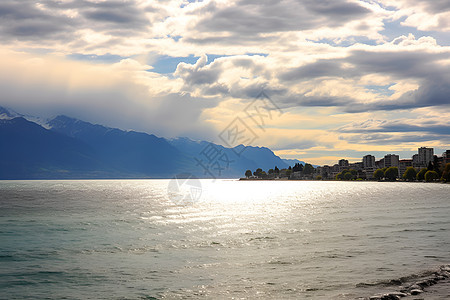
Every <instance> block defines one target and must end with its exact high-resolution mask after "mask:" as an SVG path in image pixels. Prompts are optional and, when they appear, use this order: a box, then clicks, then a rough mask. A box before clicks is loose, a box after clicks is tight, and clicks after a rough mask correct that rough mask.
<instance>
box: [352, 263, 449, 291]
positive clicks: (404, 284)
mask: <svg viewBox="0 0 450 300" xmlns="http://www.w3.org/2000/svg"><path fill="white" fill-rule="evenodd" d="M389 284H392V285H397V288H396V289H395V290H394V291H390V292H387V291H385V292H383V291H380V293H376V294H375V295H373V296H369V297H359V298H357V299H358V300H398V299H407V300H409V299H431V300H439V299H450V264H445V265H441V266H439V267H437V268H436V269H435V270H430V271H428V272H424V273H422V274H418V275H412V276H409V277H405V278H399V279H395V280H390V281H389ZM368 286H370V284H368ZM386 290H388V288H387V287H386ZM417 297H419V298H417Z"/></svg>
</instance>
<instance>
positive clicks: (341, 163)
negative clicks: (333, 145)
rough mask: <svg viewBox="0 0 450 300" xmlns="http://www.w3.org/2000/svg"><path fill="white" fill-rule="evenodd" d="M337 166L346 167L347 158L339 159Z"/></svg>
mask: <svg viewBox="0 0 450 300" xmlns="http://www.w3.org/2000/svg"><path fill="white" fill-rule="evenodd" d="M339 166H340V167H348V160H346V159H340V160H339Z"/></svg>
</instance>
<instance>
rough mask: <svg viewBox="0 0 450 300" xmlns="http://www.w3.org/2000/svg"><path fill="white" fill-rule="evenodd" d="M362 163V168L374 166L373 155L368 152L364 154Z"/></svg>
mask: <svg viewBox="0 0 450 300" xmlns="http://www.w3.org/2000/svg"><path fill="white" fill-rule="evenodd" d="M362 164H363V168H364V169H369V168H372V169H373V168H375V156H373V155H370V154H368V155H366V156H364V157H363V161H362Z"/></svg>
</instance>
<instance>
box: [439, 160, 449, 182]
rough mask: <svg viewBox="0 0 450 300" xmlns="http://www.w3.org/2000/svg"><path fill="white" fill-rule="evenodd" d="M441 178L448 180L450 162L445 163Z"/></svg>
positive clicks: (444, 180)
mask: <svg viewBox="0 0 450 300" xmlns="http://www.w3.org/2000/svg"><path fill="white" fill-rule="evenodd" d="M441 180H442V181H443V182H450V163H449V164H446V165H445V168H444V172H442V177H441Z"/></svg>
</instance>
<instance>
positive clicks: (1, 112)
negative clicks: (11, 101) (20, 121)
mask: <svg viewBox="0 0 450 300" xmlns="http://www.w3.org/2000/svg"><path fill="white" fill-rule="evenodd" d="M16 117H22V115H21V114H18V113H16V112H15V111H13V110H11V109H7V108H5V107H2V106H0V119H12V118H16Z"/></svg>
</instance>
